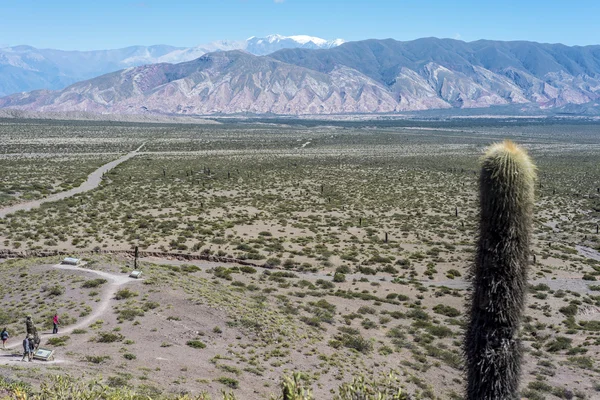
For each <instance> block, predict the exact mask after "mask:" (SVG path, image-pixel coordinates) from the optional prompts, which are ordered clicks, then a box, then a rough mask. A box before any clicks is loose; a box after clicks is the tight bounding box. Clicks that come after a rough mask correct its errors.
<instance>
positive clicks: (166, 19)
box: [0, 0, 600, 50]
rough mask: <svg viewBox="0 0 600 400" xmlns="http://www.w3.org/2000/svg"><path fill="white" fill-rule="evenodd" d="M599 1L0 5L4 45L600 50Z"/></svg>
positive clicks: (69, 1)
mask: <svg viewBox="0 0 600 400" xmlns="http://www.w3.org/2000/svg"><path fill="white" fill-rule="evenodd" d="M599 16H600V1H598V0H593V1H591V0H573V1H567V0H546V1H542V0H521V1H512V0H511V1H494V0H479V1H470V0H469V1H460V0H457V1H451V0H428V1H424V0H420V1H417V0H371V1H363V0H345V1H344V0H320V1H318V0H197V1H179V0H170V1H160V0H133V1H128V0H0V44H1V45H17V44H28V45H32V46H35V47H45V48H59V49H67V50H91V49H108V48H119V47H125V46H130V45H138V44H139V45H151V44H170V45H174V46H194V45H198V44H202V43H207V42H210V41H213V40H219V39H236V40H239V39H245V38H247V37H249V36H264V35H268V34H271V33H279V34H283V35H294V34H307V35H312V36H319V37H323V38H326V39H333V38H343V39H346V40H361V39H367V38H380V39H382V38H394V39H397V40H411V39H416V38H420V37H427V36H436V37H446V38H458V39H461V40H465V41H472V40H477V39H497V40H532V41H538V42H549V43H564V44H568V45H588V44H600V21H599V19H598V18H599Z"/></svg>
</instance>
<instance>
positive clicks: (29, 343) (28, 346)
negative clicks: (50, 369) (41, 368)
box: [21, 335, 33, 362]
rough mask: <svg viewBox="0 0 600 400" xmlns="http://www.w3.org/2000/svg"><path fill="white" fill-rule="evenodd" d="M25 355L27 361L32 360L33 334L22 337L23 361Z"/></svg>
mask: <svg viewBox="0 0 600 400" xmlns="http://www.w3.org/2000/svg"><path fill="white" fill-rule="evenodd" d="M25 357H28V358H29V362H31V361H32V360H33V336H32V335H27V336H25V339H23V358H22V359H21V361H25Z"/></svg>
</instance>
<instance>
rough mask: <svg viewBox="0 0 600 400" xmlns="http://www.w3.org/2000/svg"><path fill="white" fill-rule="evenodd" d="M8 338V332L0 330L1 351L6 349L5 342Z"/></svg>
mask: <svg viewBox="0 0 600 400" xmlns="http://www.w3.org/2000/svg"><path fill="white" fill-rule="evenodd" d="M9 337H10V335H9V334H8V331H7V330H6V328H4V329H2V332H0V339H1V340H2V348H3V349H5V348H6V341H7V340H8V338H9Z"/></svg>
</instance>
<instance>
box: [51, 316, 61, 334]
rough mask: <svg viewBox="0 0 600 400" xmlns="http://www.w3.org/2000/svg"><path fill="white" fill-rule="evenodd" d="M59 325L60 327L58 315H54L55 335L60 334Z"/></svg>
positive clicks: (53, 330)
mask: <svg viewBox="0 0 600 400" xmlns="http://www.w3.org/2000/svg"><path fill="white" fill-rule="evenodd" d="M58 325H60V324H59V322H58V314H54V317H52V326H53V329H52V333H53V334H55V335H56V334H57V333H58Z"/></svg>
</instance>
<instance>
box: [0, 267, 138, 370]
mask: <svg viewBox="0 0 600 400" xmlns="http://www.w3.org/2000/svg"><path fill="white" fill-rule="evenodd" d="M52 268H54V269H58V270H63V271H82V272H89V273H92V274H95V275H97V276H98V277H100V278H104V279H106V280H107V281H108V282H109V283H108V285H107V286H106V287H105V289H104V291H103V293H102V300H101V301H100V302H99V303H98V305H97V307H96V308H95V310H94V311H93V312H91V313H90V314H89V315H88V316H86V317H85V318H84V319H82V320H80V321H78V322H77V323H76V324H73V325H69V326H68V327H65V328H61V329H60V333H59V334H60V335H65V334H69V333H71V332H73V331H74V330H75V329H81V328H84V327H87V326H89V325H91V324H92V322H94V321H96V320H98V319H100V317H102V316H103V315H104V314H105V313H106V312H107V311H109V306H110V302H111V300H112V299H113V298H114V297H115V294H116V293H117V291H118V290H119V288H120V287H121V286H123V285H125V284H127V283H129V282H136V281H139V279H134V278H130V277H128V276H124V275H118V274H112V273H110V272H104V271H97V270H94V269H88V268H83V267H79V266H74V265H63V264H56V265H53V266H52ZM38 323H39V322H38ZM52 336H57V335H53V334H51V333H42V334H40V339H41V340H42V342H41V347H44V340H47V339H48V338H50V337H52ZM22 339H23V338H21V337H12V338H11V339H10V342H12V343H10V344H8V345H7V346H6V348H7V349H12V348H17V347H18V348H19V350H21V346H22ZM20 359H21V354H17V355H15V354H11V353H9V354H2V353H0V365H3V364H4V365H6V364H8V363H11V362H15V361H19V360H20ZM53 362H59V363H60V362H64V360H61V359H60V358H58V359H57V360H55V361H53Z"/></svg>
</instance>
